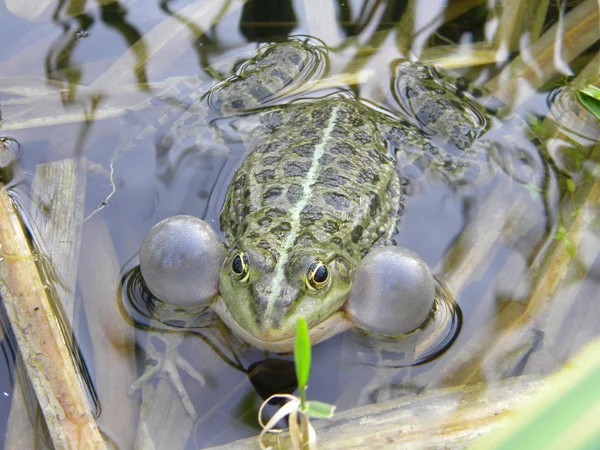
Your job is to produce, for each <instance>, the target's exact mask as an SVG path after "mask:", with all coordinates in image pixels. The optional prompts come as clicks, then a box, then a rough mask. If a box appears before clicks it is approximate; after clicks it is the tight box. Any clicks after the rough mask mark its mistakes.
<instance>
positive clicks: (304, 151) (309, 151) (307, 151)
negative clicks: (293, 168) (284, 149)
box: [292, 145, 315, 158]
mask: <svg viewBox="0 0 600 450" xmlns="http://www.w3.org/2000/svg"><path fill="white" fill-rule="evenodd" d="M292 152H293V153H295V154H296V155H298V156H300V157H302V158H312V156H313V154H314V152H315V147H314V146H313V145H302V146H300V147H295V148H293V149H292Z"/></svg>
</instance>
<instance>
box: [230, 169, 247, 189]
mask: <svg viewBox="0 0 600 450" xmlns="http://www.w3.org/2000/svg"><path fill="white" fill-rule="evenodd" d="M238 173H239V172H238ZM245 184H246V175H239V176H237V177H236V178H235V180H234V181H233V189H235V190H236V191H239V190H240V189H242V188H243V187H244V185H245Z"/></svg>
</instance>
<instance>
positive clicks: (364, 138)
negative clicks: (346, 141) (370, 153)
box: [354, 131, 371, 145]
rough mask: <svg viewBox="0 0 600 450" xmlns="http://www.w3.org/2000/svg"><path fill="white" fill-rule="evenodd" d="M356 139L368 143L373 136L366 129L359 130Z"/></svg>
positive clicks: (355, 135) (360, 142) (355, 134)
mask: <svg viewBox="0 0 600 450" xmlns="http://www.w3.org/2000/svg"><path fill="white" fill-rule="evenodd" d="M354 140H355V141H356V142H358V143H359V144H363V145H364V144H368V143H369V142H371V137H370V136H369V135H368V134H367V133H366V132H364V131H359V132H358V133H354Z"/></svg>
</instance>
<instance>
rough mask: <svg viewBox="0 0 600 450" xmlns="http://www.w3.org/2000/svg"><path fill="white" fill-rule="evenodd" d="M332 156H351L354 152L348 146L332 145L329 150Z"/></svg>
mask: <svg viewBox="0 0 600 450" xmlns="http://www.w3.org/2000/svg"><path fill="white" fill-rule="evenodd" d="M329 151H330V152H331V154H333V155H352V154H353V153H354V150H353V149H352V147H350V146H349V145H348V144H338V145H334V146H333V147H331V148H330V149H329Z"/></svg>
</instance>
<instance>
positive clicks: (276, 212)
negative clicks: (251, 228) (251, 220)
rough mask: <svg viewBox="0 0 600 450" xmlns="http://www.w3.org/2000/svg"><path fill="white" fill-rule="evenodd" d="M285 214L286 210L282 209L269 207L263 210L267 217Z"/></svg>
mask: <svg viewBox="0 0 600 450" xmlns="http://www.w3.org/2000/svg"><path fill="white" fill-rule="evenodd" d="M285 214H286V212H285V210H284V209H281V208H271V209H269V210H267V212H265V217H268V218H273V217H283V216H285Z"/></svg>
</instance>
